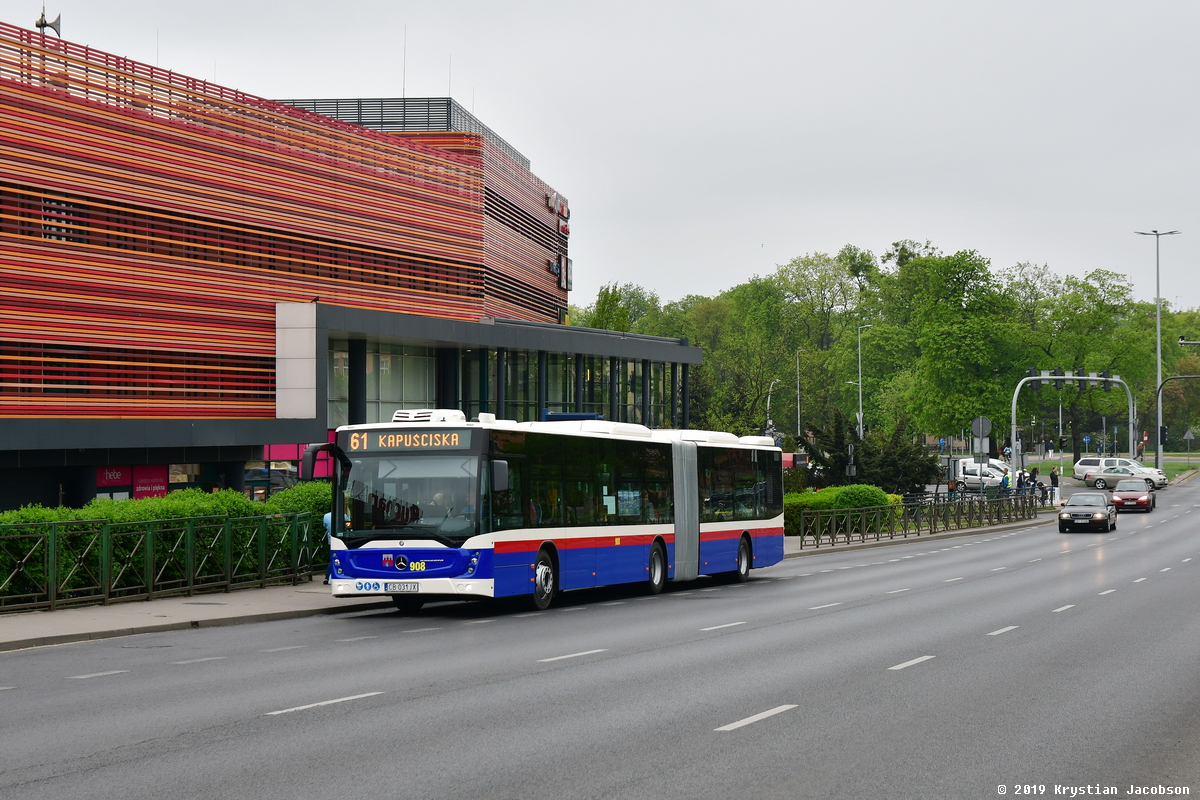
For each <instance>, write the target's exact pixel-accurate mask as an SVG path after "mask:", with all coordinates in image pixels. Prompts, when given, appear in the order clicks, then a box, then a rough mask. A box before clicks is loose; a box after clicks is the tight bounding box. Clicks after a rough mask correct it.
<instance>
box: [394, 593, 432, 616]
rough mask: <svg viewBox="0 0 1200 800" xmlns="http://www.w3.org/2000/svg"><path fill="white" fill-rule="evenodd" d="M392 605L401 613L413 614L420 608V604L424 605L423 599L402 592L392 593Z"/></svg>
mask: <svg viewBox="0 0 1200 800" xmlns="http://www.w3.org/2000/svg"><path fill="white" fill-rule="evenodd" d="M392 605H394V606H395V607H396V610H397V611H399V612H400V613H401V614H415V613H417V612H418V611H420V610H421V606H423V605H425V601H424V600H422V599H420V598H418V597H406V596H405V595H402V594H394V595H392Z"/></svg>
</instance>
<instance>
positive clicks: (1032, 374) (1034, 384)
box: [1025, 367, 1042, 390]
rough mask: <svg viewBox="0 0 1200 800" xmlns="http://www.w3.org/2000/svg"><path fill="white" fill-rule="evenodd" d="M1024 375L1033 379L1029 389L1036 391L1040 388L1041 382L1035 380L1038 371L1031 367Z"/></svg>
mask: <svg viewBox="0 0 1200 800" xmlns="http://www.w3.org/2000/svg"><path fill="white" fill-rule="evenodd" d="M1025 374H1026V375H1028V376H1029V377H1031V378H1033V379H1034V380H1031V381H1030V382H1029V388H1030V389H1034V390H1037V389H1040V388H1041V386H1042V382H1041V381H1039V380H1037V376H1038V371H1037V370H1036V369H1034V368H1033V367H1030V368H1029V371H1028V372H1026V373H1025Z"/></svg>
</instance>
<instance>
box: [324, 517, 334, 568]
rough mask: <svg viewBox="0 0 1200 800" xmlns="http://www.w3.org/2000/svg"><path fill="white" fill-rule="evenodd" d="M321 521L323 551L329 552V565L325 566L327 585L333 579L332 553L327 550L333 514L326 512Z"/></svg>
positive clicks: (331, 534)
mask: <svg viewBox="0 0 1200 800" xmlns="http://www.w3.org/2000/svg"><path fill="white" fill-rule="evenodd" d="M323 521H324V522H325V549H326V551H328V552H329V563H328V564H326V565H325V581H324V583H325V584H326V585H328V584H329V581H330V579H331V578H333V551H332V550H330V549H329V546H330V544H331V538H332V536H333V512H332V511H326V512H325V517H324V520H323Z"/></svg>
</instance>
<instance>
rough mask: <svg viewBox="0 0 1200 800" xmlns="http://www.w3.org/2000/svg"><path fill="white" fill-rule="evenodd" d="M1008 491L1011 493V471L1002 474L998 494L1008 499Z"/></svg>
mask: <svg viewBox="0 0 1200 800" xmlns="http://www.w3.org/2000/svg"><path fill="white" fill-rule="evenodd" d="M1010 491H1012V472H1011V471H1009V472H1006V473H1004V477H1003V478H1001V479H1000V494H1001V495H1003V496H1004V497H1008V494H1009V492H1010Z"/></svg>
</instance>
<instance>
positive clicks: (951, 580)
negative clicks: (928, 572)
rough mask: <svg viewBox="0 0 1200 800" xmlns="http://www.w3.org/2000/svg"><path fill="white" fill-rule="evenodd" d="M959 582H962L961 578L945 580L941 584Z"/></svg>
mask: <svg viewBox="0 0 1200 800" xmlns="http://www.w3.org/2000/svg"><path fill="white" fill-rule="evenodd" d="M961 580H962V578H947V579H946V580H944V581H942V583H954V582H955V581H961Z"/></svg>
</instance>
